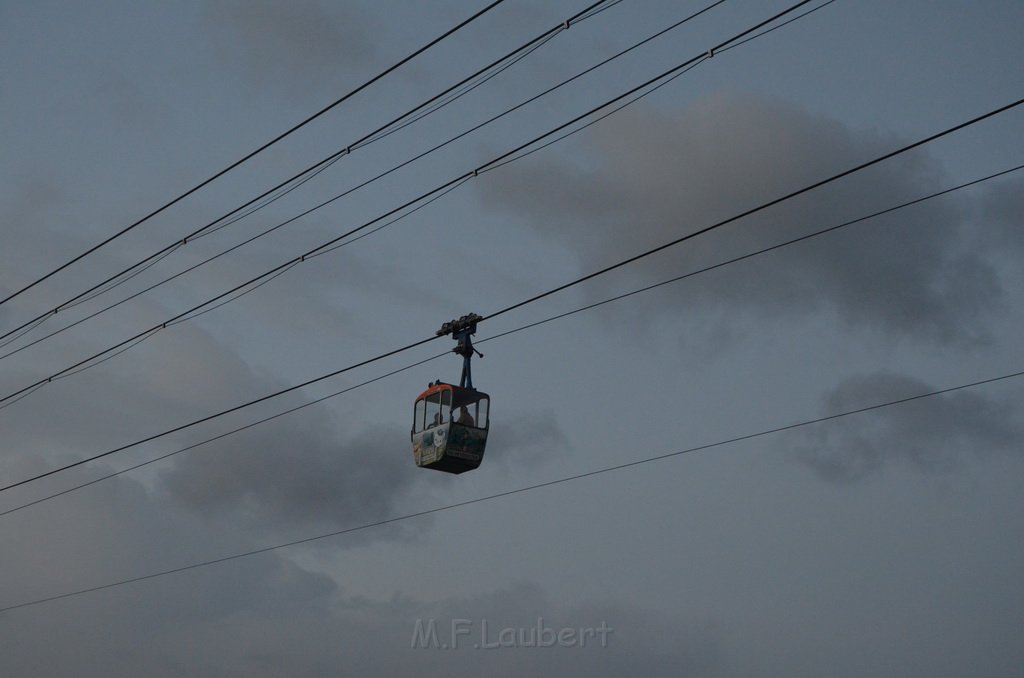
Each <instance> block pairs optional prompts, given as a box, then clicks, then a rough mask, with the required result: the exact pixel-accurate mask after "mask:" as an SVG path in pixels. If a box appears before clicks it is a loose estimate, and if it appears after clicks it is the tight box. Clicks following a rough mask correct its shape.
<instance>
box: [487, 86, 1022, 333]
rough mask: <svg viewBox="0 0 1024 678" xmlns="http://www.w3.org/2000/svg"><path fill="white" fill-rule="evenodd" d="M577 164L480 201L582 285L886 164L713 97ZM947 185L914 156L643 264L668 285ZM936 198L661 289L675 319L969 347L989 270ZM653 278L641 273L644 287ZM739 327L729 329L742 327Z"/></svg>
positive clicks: (649, 113)
mask: <svg viewBox="0 0 1024 678" xmlns="http://www.w3.org/2000/svg"><path fill="white" fill-rule="evenodd" d="M577 143H578V146H577V151H578V152H575V153H572V152H570V153H563V154H562V155H559V156H553V155H550V154H548V155H543V154H542V155H537V156H534V157H533V158H532V159H530V160H527V161H524V162H520V163H516V164H514V165H511V166H509V167H508V168H506V169H504V170H503V171H502V174H501V176H500V179H497V178H496V179H495V180H492V181H488V182H484V183H483V184H481V185H482V186H483V187H484V188H483V191H484V194H483V195H484V200H485V201H486V202H487V203H488V204H489V205H491V206H494V207H498V208H501V209H504V210H506V211H509V212H512V213H514V214H516V215H518V216H519V217H520V218H521V219H522V220H523V221H524V222H525V223H526V224H528V225H529V226H530V227H531V228H533V229H535V230H537V231H539V232H540V233H542V234H543V235H544V236H546V237H549V238H551V239H552V240H556V241H560V242H563V243H565V244H567V245H569V246H571V247H572V248H573V250H574V251H576V252H577V253H578V257H579V261H580V268H581V269H582V270H583V271H591V270H594V269H597V268H600V267H602V266H604V265H607V264H609V263H613V262H615V261H617V260H620V259H622V258H624V257H626V256H627V255H631V254H635V253H639V252H642V251H644V250H646V249H648V248H651V247H653V246H656V245H660V244H662V243H664V242H667V241H669V240H672V239H674V238H676V237H678V236H680V235H683V234H685V233H688V232H692V231H694V230H697V229H699V228H701V227H704V226H707V225H710V224H713V223H716V222H718V221H720V220H722V219H724V218H728V217H731V216H733V215H735V214H738V213H741V212H743V211H744V210H746V209H749V208H751V207H755V206H757V205H759V204H761V203H763V202H766V201H768V200H770V199H773V198H776V197H778V196H781V195H784V194H786V193H788V192H790V191H792V190H794V189H797V188H801V187H803V186H805V185H808V184H810V183H813V182H814V181H816V180H819V179H821V178H824V177H827V176H830V175H832V174H835V173H837V172H839V171H841V170H843V169H846V168H848V167H851V166H854V165H856V164H857V163H859V162H863V161H865V160H869V159H871V158H873V157H875V156H878V155H881V154H882V153H884V152H886V151H889V150H892V149H893V148H896V147H898V146H901V145H903V144H905V143H906V140H901V139H894V138H887V137H883V136H881V135H878V134H875V133H867V132H861V131H854V130H851V129H847V128H845V127H843V126H842V125H840V124H839V123H837V122H835V121H832V120H829V119H826V118H824V117H821V116H815V115H811V114H809V113H806V112H803V111H800V110H797V109H795V108H792V107H790V106H789V105H786V104H782V103H778V102H772V101H766V100H764V99H759V98H755V97H751V96H739V95H731V94H719V95H716V96H712V97H709V98H707V99H704V100H702V101H700V102H698V103H696V104H694V105H692V106H690V107H689V108H686V109H684V110H681V111H677V112H672V113H671V114H668V113H662V112H659V111H657V110H654V109H652V108H650V107H638V108H636V109H634V110H629V111H627V112H624V113H622V114H620V115H619V116H618V117H615V118H612V119H609V120H608V121H607V122H605V123H603V124H602V125H601V126H598V127H596V128H594V131H593V133H592V134H590V135H589V136H587V137H585V140H584V141H579V142H577ZM949 183H951V182H950V181H949V180H948V179H945V178H943V176H942V172H941V170H940V168H939V165H938V163H937V162H936V161H934V160H932V159H931V158H930V157H929V156H927V155H926V154H924V153H921V152H918V153H914V154H910V155H907V156H906V157H899V158H896V159H893V160H891V161H889V162H887V163H885V164H883V165H881V166H878V167H876V168H872V169H871V170H869V171H866V172H864V173H862V174H860V175H856V176H853V177H850V178H848V179H845V180H843V181H841V182H839V183H837V184H835V185H832V186H829V187H826V188H824V189H820V190H817V191H815V192H813V193H811V194H808V195H806V196H802V197H800V198H797V199H794V200H792V201H791V202H790V203H787V204H785V205H782V206H779V207H776V208H773V209H771V210H769V211H767V212H765V213H763V214H759V215H756V217H754V218H748V219H746V220H743V221H741V222H739V223H735V224H732V225H729V226H726V227H725V228H724V229H723V231H719V232H716V233H714V234H711V235H709V236H706V237H702V238H699V239H697V240H695V241H692V242H691V243H689V244H687V245H683V246H680V247H678V248H676V249H674V250H670V251H669V252H667V253H664V254H662V255H658V256H656V257H652V258H651V259H648V260H647V261H645V262H644V263H642V264H638V265H636V266H635V267H632V268H631V271H632V272H633V274H634V275H637V276H642V275H643V276H648V277H647V278H645V279H650V277H651V276H652V275H653V276H657V277H670V276H672V275H678V274H679V273H682V272H685V271H687V270H692V269H695V268H699V267H701V266H703V265H708V264H712V263H716V262H718V261H721V260H724V259H727V258H729V257H731V256H736V255H738V254H742V253H745V252H749V251H751V250H754V249H757V248H758V247H762V246H765V245H767V244H772V243H775V242H779V241H781V240H785V239H787V238H791V237H794V236H796V235H799V234H803V233H806V232H809V231H812V230H817V229H820V228H823V227H826V226H831V225H834V224H838V223H841V222H843V221H845V220H848V219H850V218H855V217H859V216H862V215H864V214H867V213H870V212H872V211H875V210H877V209H880V208H884V207H888V206H891V205H894V204H898V203H900V202H903V201H906V200H908V199H911V198H915V197H918V196H920V195H922V194H925V193H927V192H930V191H932V190H936V189H938V188H944V187H946V186H948V185H949ZM964 212H965V207H964V206H963V204H962V203H957V202H953V201H952V200H949V199H946V200H944V201H942V202H934V203H927V204H924V205H920V206H917V207H914V208H912V209H908V210H904V211H901V212H898V213H896V214H894V215H890V216H888V217H884V218H880V219H877V220H873V221H871V222H869V223H867V224H863V225H860V226H857V227H854V228H850V229H847V231H844V232H842V233H839V234H835V235H831V236H826V237H825V238H822V239H819V240H816V241H812V242H809V243H804V244H800V245H796V246H792V247H789V248H786V249H785V250H782V251H779V252H776V253H772V254H770V255H766V256H764V257H760V258H757V259H755V260H752V261H747V262H744V263H741V264H738V265H734V266H730V267H727V268H726V269H723V270H721V271H718V272H715V273H712V274H709V275H705V276H701V277H700V278H698V279H693V280H690V281H687V282H686V283H683V284H680V285H677V286H675V287H673V288H671V289H672V290H673V291H672V292H671V294H673V298H674V302H675V303H676V304H677V305H678V306H680V307H682V308H683V309H685V310H688V311H694V310H697V311H702V312H705V313H709V314H712V315H722V314H726V313H727V314H728V317H729V318H730V320H731V321H736V320H739V319H740V318H742V317H753V318H757V319H764V318H766V317H778V316H783V317H785V316H794V315H796V316H806V315H808V314H811V313H816V312H818V313H820V312H821V311H829V312H831V313H833V314H834V315H835V316H836V317H837V318H838V319H839V321H840V322H842V323H843V324H844V325H846V326H847V327H848V328H851V329H857V330H863V329H869V330H873V331H876V332H881V333H884V334H885V335H888V336H892V337H913V338H915V339H926V340H930V341H933V342H939V343H975V342H978V341H984V340H986V339H987V337H988V331H987V327H986V322H987V321H988V320H990V319H991V318H993V317H994V314H995V312H996V311H998V310H999V309H1000V308H1002V304H1003V303H1004V289H1003V285H1002V282H1001V280H1000V275H999V271H998V270H997V269H996V268H995V267H994V266H993V264H992V263H990V262H989V261H988V260H987V258H986V257H985V256H983V255H984V254H985V253H986V252H987V251H988V250H987V249H981V250H979V249H976V248H975V249H972V248H971V246H970V245H971V243H973V242H974V241H973V238H965V234H964V227H965V223H964V217H965V214H964ZM652 272H653V274H652ZM741 313H742V315H741Z"/></svg>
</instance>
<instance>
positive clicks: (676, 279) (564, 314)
mask: <svg viewBox="0 0 1024 678" xmlns="http://www.w3.org/2000/svg"><path fill="white" fill-rule="evenodd" d="M1021 169H1024V164H1022V165H1017V166H1016V167H1012V168H1009V169H1006V170H1002V171H999V172H995V173H993V174H989V175H987V176H984V177H981V178H979V179H974V180H972V181H968V182H964V183H961V184H958V185H956V186H952V187H949V188H946V189H942V190H940V191H936V192H933V193H930V194H928V195H925V196H921V197H918V198H914V199H912V200H909V201H905V202H903V203H900V204H898V205H894V206H892V207H888V208H886V209H883V210H879V211H876V212H873V213H871V214H868V215H865V216H862V217H858V218H856V219H851V220H849V221H845V222H842V223H840V224H835V225H833V226H829V227H826V228H822V229H819V230H817V231H813V232H811V233H806V234H804V235H801V236H798V237H795V238H791V239H789V240H786V241H783V242H781V243H777V244H775V245H770V246H767V247H763V248H761V249H759V250H756V251H754V252H749V253H747V254H743V255H740V256H736V257H732V258H730V259H726V260H724V261H721V262H718V263H715V264H711V265H708V266H705V267H703V268H699V269H696V270H694V271H690V272H688V273H684V274H682V275H678V276H675V277H673V278H669V279H668V280H664V281H661V282H658V283H654V284H652V285H647V286H644V287H641V288H638V289H635V290H632V291H630V292H626V293H623V294H619V295H616V296H613V297H610V298H607V299H604V300H601V301H598V302H594V303H591V304H587V305H585V306H581V307H578V308H576V309H573V310H570V311H565V312H562V313H558V314H556V315H553V316H550V317H548V318H545V319H543V320H538V321H534V322H531V323H528V324H526V325H522V326H520V327H517V328H514V329H511V330H507V331H505V332H501V333H499V334H496V335H493V336H491V337H487V338H484V339H480V340H478V341H477V342H476V343H478V344H482V343H485V342H488V341H493V340H495V339H499V338H502V337H505V336H508V335H511V334H515V333H518V332H521V331H524V330H527V329H531V328H534V327H537V326H539V325H543V324H546V323H549V322H553V321H555V320H560V319H562V318H566V317H568V316H571V315H575V314H577V313H580V312H583V311H587V310H591V309H594V308H597V307H599V306H603V305H605V304H609V303H612V302H615V301H619V300H622V299H626V298H628V297H632V296H635V295H637V294H642V293H644V292H648V291H651V290H653V289H656V288H659V287H663V286H665V285H669V284H671V283H675V282H679V281H681V280H684V279H687V278H691V277H694V276H697V275H700V274H703V273H706V272H708V271H712V270H716V269H719V268H722V267H725V266H728V265H731V264H734V263H738V262H740V261H744V260H746V259H750V258H753V257H756V256H760V255H762V254H766V253H768V252H772V251H775V250H779V249H782V248H784V247H788V246H790V245H794V244H796V243H799V242H803V241H806V240H810V239H812V238H816V237H819V236H822V235H826V234H828V233H833V232H835V231H838V230H840V229H843V228H847V227H849V226H853V225H856V224H859V223H863V222H865V221H868V220H870V219H874V218H876V217H880V216H883V215H886V214H890V213H892V212H895V211H897V210H901V209H905V208H907V207H911V206H913V205H917V204H920V203H922V202H925V201H927V200H932V199H934V198H937V197H940V196H943V195H948V194H950V193H952V192H954V191H958V190H962V189H964V188H968V187H971V186H975V185H978V184H981V183H983V182H986V181H990V180H992V179H996V178H999V177H1002V176H1006V175H1008V174H1011V173H1013V172H1017V171H1020V170H1021ZM424 343H425V342H424ZM449 353H450V352H449V351H445V352H444V353H440V354H437V355H435V356H432V357H429V358H425V359H422V360H418V361H416V362H414V363H412V364H409V365H406V366H404V367H401V368H398V369H395V370H392V371H390V372H387V373H385V374H383V375H380V376H377V377H374V378H372V379H369V380H366V381H363V382H361V383H358V384H355V385H352V386H349V387H346V388H344V389H341V390H340V391H336V392H334V393H331V394H328V395H326V396H321V397H319V398H316V399H314V400H311V401H308V402H306V403H303V404H301V405H298V406H295V407H292V408H289V409H287V410H284V411H282V412H278V413H276V414H273V415H270V416H267V417H264V418H262V419H259V420H256V421H253V422H250V423H248V424H245V425H243V426H240V427H238V428H235V429H232V430H230V431H227V432H224V433H221V434H218V435H216V436H213V437H211V438H207V439H204V440H201V441H199V442H196V443H192V444H190V445H188V446H186V447H183V448H180V449H177V450H174V451H171V452H167V453H164V454H162V455H160V456H157V457H155V458H152V459H149V460H147V461H144V462H140V463H138V464H135V465H132V466H129V467H126V468H124V469H121V470H118V471H115V472H112V473H110V474H107V475H104V476H101V477H99V478H94V479H93V480H89V481H87V482H84V483H81V484H79V485H75V486H72V487H70V488H66V489H64V490H61V491H58V492H56V493H53V494H50V495H47V496H44V497H41V498H38V499H35V500H33V501H30V502H28V503H25V504H22V505H19V506H16V507H13V508H10V509H7V510H5V511H2V512H0V517H2V516H5V515H7V514H9V513H14V512H16V511H20V510H21V509H24V508H28V507H29V506H34V505H36V504H39V503H42V502H44V501H48V500H50V499H54V498H56V497H60V496H63V495H66V494H69V493H71V492H74V491H76V490H79V489H82V488H85V487H88V486H91V485H95V484H97V483H99V482H102V481H104V480H108V479H110V478H114V477H116V476H119V475H122V474H124V473H128V472H130V471H133V470H135V469H138V468H141V467H143V466H148V465H149V464H152V463H154V462H157V461H161V460H163V459H166V458H168V457H172V456H175V455H177V454H180V453H182V452H186V451H189V450H192V449H196V448H198V447H201V446H203V445H206V444H208V443H211V442H215V441H217V440H221V439H223V438H226V437H228V436H230V435H233V434H235V433H239V432H241V431H244V430H247V429H250V428H253V427H255V426H258V425H260V424H264V423H266V422H269V421H272V420H274V419H277V418H279V417H282V416H284V415H286V414H291V413H292V412H296V411H298V410H301V409H304V408H306V407H309V406H311V405H315V404H317V403H320V402H323V401H325V400H328V399H330V398H334V397H337V396H339V395H342V394H345V393H348V392H350V391H353V390H355V389H357V388H361V387H363V386H366V385H368V384H371V383H374V382H377V381H380V380H382V379H385V378H387V377H390V376H393V375H395V374H398V373H400V372H404V371H406V370H409V369H412V368H414V367H418V366H420V365H423V364H425V363H427V362H431V361H433V360H436V359H438V358H441V357H443V356H446V355H448V354H449ZM363 364H365V363H363ZM349 369H351V368H349ZM329 376H334V375H333V374H332V375H329ZM324 378H327V377H324ZM310 383H312V382H310ZM300 387H301V386H300ZM294 388H299V387H294ZM292 390H293V389H292ZM275 395H280V392H279V393H278V394H275ZM271 397H273V396H271ZM217 416H219V415H217ZM208 420H209V419H206V420H204V421H208ZM178 430H180V429H178ZM163 435H165V434H163ZM156 437H160V436H156ZM153 439H154V438H150V439H147V440H146V441H142V442H148V441H149V440H153ZM135 444H136V445H137V444H141V442H140V443H135ZM127 447H130V446H127ZM127 447H124V448H119V449H118V450H112V451H110V452H107V453H104V454H102V455H98V456H95V457H91V458H89V459H85V460H82V461H81V462H78V463H76V464H73V465H71V466H78V465H81V464H84V463H87V462H89V461H94V460H95V459H98V458H100V457H102V456H107V455H109V454H113V453H114V452H118V451H121V450H123V449H127ZM71 466H66V467H63V468H60V469H56V470H54V471H52V472H51V473H48V474H45V475H52V474H53V473H57V472H60V471H62V470H66V469H68V468H71ZM41 477H43V476H39V477H38V478H41ZM38 478H33V479H29V480H27V481H24V482H31V480H36V479H38ZM21 484H23V483H21ZM10 487H13V486H10ZM6 489H9V487H7V488H2V489H0V491H2V490H6Z"/></svg>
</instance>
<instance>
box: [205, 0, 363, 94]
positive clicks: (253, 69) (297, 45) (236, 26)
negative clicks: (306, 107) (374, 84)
mask: <svg viewBox="0 0 1024 678" xmlns="http://www.w3.org/2000/svg"><path fill="white" fill-rule="evenodd" d="M209 16H210V17H211V18H212V19H213V21H214V22H215V23H217V24H218V25H219V26H220V27H221V28H222V29H226V31H224V32H221V31H218V33H217V35H218V36H220V37H221V38H223V37H225V36H226V37H227V39H226V40H221V41H220V42H218V46H219V47H220V48H221V50H222V51H223V52H224V53H225V54H226V55H227V56H228V57H229V58H230V59H231V60H233V61H236V62H237V63H238V64H239V65H241V66H242V67H243V69H244V70H245V71H246V72H248V73H249V74H250V76H251V77H253V78H254V79H255V80H256V81H257V82H259V83H260V84H261V85H267V84H275V85H281V84H282V83H285V84H286V85H287V86H294V85H295V82H296V80H307V79H310V78H326V77H330V76H332V75H334V74H336V73H338V72H339V71H340V72H345V71H347V69H349V68H351V67H353V66H360V65H362V64H365V63H367V62H369V61H370V60H371V59H372V56H373V54H374V52H375V46H374V41H373V39H372V38H371V36H374V35H375V34H377V33H378V32H379V27H378V26H377V25H376V24H375V21H374V20H373V19H372V18H371V17H370V16H368V15H366V14H364V13H362V12H358V11H356V9H355V8H354V7H353V6H352V5H351V4H348V5H345V6H344V7H340V6H337V5H336V4H335V5H329V4H325V3H321V2H319V1H318V0H301V1H299V2H288V3H282V2H277V1H276V0H255V1H251V0H247V1H245V2H243V1H241V0H211V2H210V9H209ZM282 76H285V77H282Z"/></svg>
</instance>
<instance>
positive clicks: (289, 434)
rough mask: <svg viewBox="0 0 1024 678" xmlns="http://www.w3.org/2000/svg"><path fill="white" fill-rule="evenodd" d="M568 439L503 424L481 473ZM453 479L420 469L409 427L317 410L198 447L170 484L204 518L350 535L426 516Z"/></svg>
mask: <svg viewBox="0 0 1024 678" xmlns="http://www.w3.org/2000/svg"><path fill="white" fill-rule="evenodd" d="M564 440H565V437H564V435H563V434H562V432H561V430H560V429H559V428H558V426H557V424H556V423H555V421H554V419H553V418H552V417H549V416H548V417H535V416H521V417H518V418H517V419H516V420H514V421H512V422H509V423H504V422H503V423H500V424H495V425H494V427H493V432H492V434H491V437H490V438H489V440H488V449H487V456H486V457H485V461H484V464H485V465H484V467H483V469H482V470H481V471H477V473H483V472H486V470H487V469H490V470H491V472H492V473H493V471H494V470H495V469H499V468H500V469H504V470H506V471H507V470H508V469H510V468H513V467H534V466H537V465H540V464H543V463H544V461H545V459H547V458H549V456H550V454H551V452H552V450H553V449H555V448H556V447H557V446H558V445H560V444H564ZM446 478H447V476H441V477H439V476H438V475H437V474H436V473H432V472H429V471H425V470H423V469H419V468H417V467H416V466H415V465H414V464H413V461H412V452H411V448H410V444H409V434H408V431H407V430H405V429H400V428H398V427H394V426H375V427H363V426H361V425H360V424H359V423H358V422H350V423H344V422H335V421H334V420H332V418H331V417H329V416H328V415H327V414H326V412H324V411H320V412H317V411H313V412H312V413H310V412H307V413H304V414H302V415H298V416H297V417H295V418H294V419H288V420H280V421H277V422H272V423H269V424H268V425H266V426H263V427H259V428H256V429H250V430H248V431H244V432H242V433H239V434H237V435H234V436H231V437H229V438H226V439H224V440H222V441H218V442H217V443H216V444H215V445H211V446H209V447H208V449H203V450H197V451H196V452H194V453H192V454H191V455H190V457H189V458H188V459H182V460H181V461H180V463H178V464H176V465H175V466H174V467H173V468H171V469H169V470H167V471H165V472H163V473H162V475H161V482H162V486H163V488H164V489H165V490H166V491H167V493H168V494H169V496H170V497H171V498H173V499H174V500H175V501H176V502H179V503H181V504H184V505H186V506H188V507H190V508H192V509H194V510H196V511H199V512H201V513H203V514H206V515H225V516H230V517H231V518H232V520H241V521H244V522H246V523H247V524H249V525H251V526H253V527H254V529H257V530H258V531H260V532H267V531H270V532H272V533H273V532H275V531H278V530H283V532H280V533H282V534H289V535H294V534H295V528H296V526H301V527H306V528H310V529H313V528H317V529H344V528H346V527H352V526H356V525H360V524H364V523H372V522H375V521H379V520H384V519H387V518H391V517H394V516H396V515H399V514H400V513H402V512H403V510H409V508H406V507H411V508H412V510H422V509H423V508H425V507H426V506H427V505H428V501H427V500H428V499H429V498H431V496H432V495H433V494H435V493H437V492H443V491H444V490H445V489H447V488H449V487H450V483H447V482H445V480H446ZM275 528H276V529H275ZM421 529H422V525H419V524H417V525H416V526H413V525H411V524H409V525H406V524H402V523H399V524H396V525H392V526H387V527H383V528H375V529H373V530H368V531H366V532H362V531H360V532H357V533H353V534H351V535H350V536H349V537H347V538H346V543H350V542H352V541H356V542H360V543H361V542H365V541H367V540H376V539H382V538H394V537H396V536H403V535H405V536H408V535H411V534H415V532H416V531H419V530H421Z"/></svg>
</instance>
